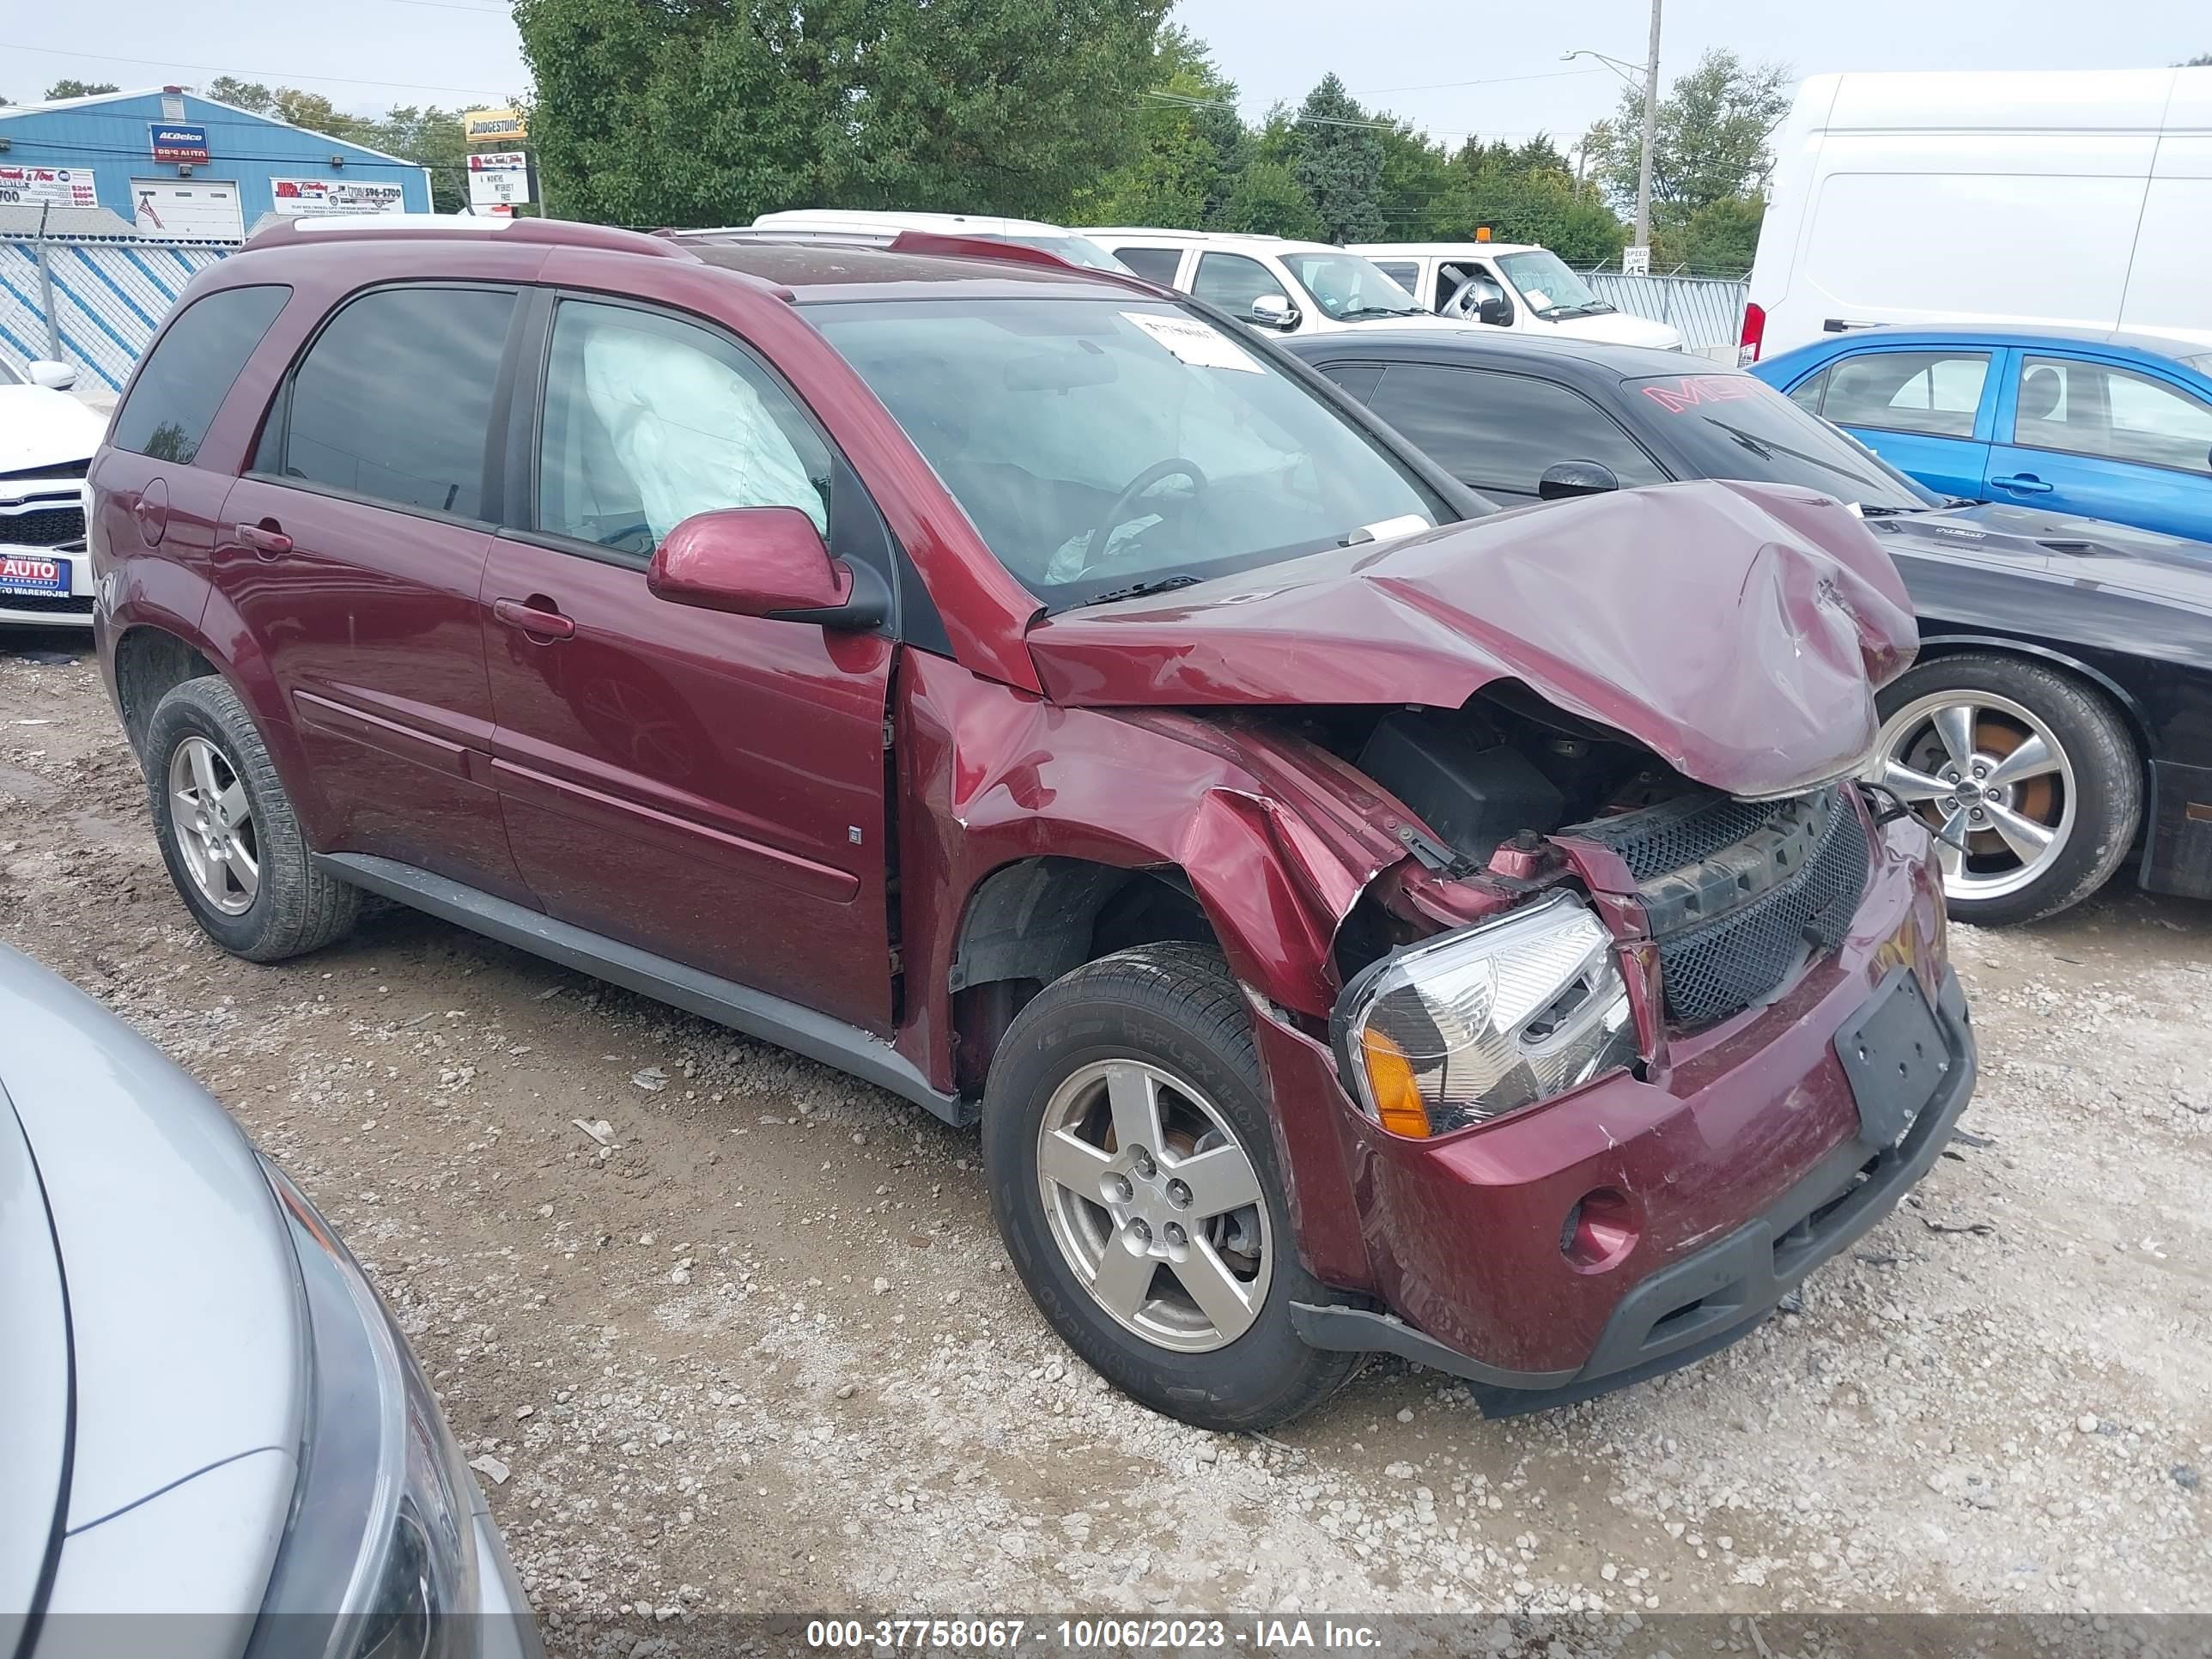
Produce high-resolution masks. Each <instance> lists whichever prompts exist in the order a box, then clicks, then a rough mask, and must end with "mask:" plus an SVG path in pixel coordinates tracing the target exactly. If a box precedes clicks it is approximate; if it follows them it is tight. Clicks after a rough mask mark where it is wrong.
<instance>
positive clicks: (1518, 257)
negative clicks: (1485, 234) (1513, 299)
mask: <svg viewBox="0 0 2212 1659" xmlns="http://www.w3.org/2000/svg"><path fill="white" fill-rule="evenodd" d="M1498 269H1499V270H1503V271H1504V273H1505V280H1506V281H1507V282H1509V283H1512V284H1513V286H1514V287H1516V288H1517V289H1520V290H1521V297H1522V299H1524V300H1526V301H1528V309H1529V310H1531V311H1533V312H1534V313H1536V315H1538V316H1539V317H1541V318H1544V319H1546V320H1547V321H1555V320H1557V319H1559V318H1561V317H1601V316H1603V315H1604V314H1605V313H1607V312H1608V311H1611V310H1612V309H1613V307H1611V306H1609V305H1607V304H1606V302H1605V301H1602V300H1601V299H1599V298H1598V297H1597V295H1595V294H1593V293H1591V292H1590V287H1589V283H1585V282H1584V281H1583V279H1582V278H1581V277H1579V276H1576V275H1575V273H1574V272H1573V271H1571V270H1569V269H1568V268H1567V262H1566V261H1565V259H1562V258H1559V255H1558V254H1556V253H1554V252H1552V250H1551V249H1549V248H1547V247H1540V248H1536V249H1534V250H1533V251H1531V252H1527V253H1501V254H1500V255H1498Z"/></svg>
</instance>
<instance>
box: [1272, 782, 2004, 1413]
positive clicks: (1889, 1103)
mask: <svg viewBox="0 0 2212 1659" xmlns="http://www.w3.org/2000/svg"><path fill="white" fill-rule="evenodd" d="M1927 846H1928V843H1927V840H1926V837H1925V836H1924V834H1923V832H1922V831H1921V830H1920V829H1917V827H1916V826H1912V825H1909V824H1904V823H1895V824H1892V825H1890V826H1888V827H1887V830H1886V831H1885V832H1884V833H1882V834H1881V835H1880V836H1878V837H1877V838H1876V839H1875V848H1874V859H1873V866H1872V868H1871V870H1870V872H1869V880H1868V884H1867V887H1866V891H1865V896H1864V899H1863V902H1862V903H1861V905H1860V908H1859V909H1858V911H1857V914H1856V915H1854V916H1853V918H1852V920H1851V924H1850V932H1849V936H1848V937H1847V938H1846V939H1844V941H1843V942H1842V944H1841V945H1839V946H1838V948H1837V949H1836V950H1835V951H1832V953H1831V954H1829V955H1827V956H1826V957H1824V958H1823V959H1822V960H1821V961H1820V963H1817V964H1816V965H1815V966H1814V967H1813V968H1812V969H1808V970H1807V971H1806V973H1805V974H1804V975H1802V977H1801V978H1800V979H1799V980H1798V981H1797V982H1796V984H1794V985H1793V986H1791V987H1790V988H1789V989H1788V990H1787V991H1786V992H1785V993H1784V994H1782V995H1781V996H1780V997H1778V999H1777V1000H1775V1001H1773V1002H1772V1003H1771V1005H1770V1006H1765V1007H1764V1008H1759V1009H1756V1010H1753V1011H1749V1012H1746V1013H1744V1014H1742V1015H1741V1016H1739V1017H1738V1018H1735V1019H1732V1020H1729V1021H1727V1022H1725V1023H1724V1024H1722V1025H1720V1026H1718V1027H1716V1028H1715V1029H1714V1030H1711V1031H1709V1032H1707V1033H1705V1034H1702V1035H1701V1036H1699V1037H1697V1038H1694V1039H1692V1040H1689V1041H1687V1042H1679V1041H1678V1042H1676V1043H1675V1044H1674V1057H1673V1059H1672V1061H1671V1063H1670V1064H1669V1066H1668V1068H1667V1069H1666V1071H1665V1073H1664V1074H1663V1075H1658V1076H1655V1077H1653V1078H1651V1079H1639V1078H1637V1077H1634V1076H1631V1075H1628V1074H1626V1073H1620V1074H1616V1075H1614V1076H1613V1077H1611V1078H1609V1079H1601V1080H1600V1081H1598V1082H1596V1083H1594V1084H1592V1085H1589V1086H1588V1087H1586V1088H1583V1089H1582V1090H1579V1091H1576V1092H1575V1093H1573V1094H1571V1095H1568V1096H1565V1097H1561V1098H1560V1099H1559V1100H1557V1101H1554V1102H1553V1103H1550V1104H1548V1105H1545V1106H1541V1107H1538V1108H1534V1109H1530V1110H1528V1111H1525V1112H1522V1113H1519V1114H1516V1115H1512V1116H1510V1117H1506V1118H1502V1119H1499V1120H1498V1121H1495V1122H1492V1123H1490V1124H1486V1125H1483V1126H1480V1127H1476V1128H1474V1129H1470V1130H1468V1131H1465V1132H1462V1133H1459V1134H1455V1135H1451V1136H1448V1137H1444V1138H1443V1139H1437V1140H1433V1141H1417V1140H1408V1139H1401V1138H1398V1137H1395V1136H1390V1135H1386V1134H1384V1133H1382V1132H1381V1131H1380V1130H1379V1129H1378V1128H1376V1127H1375V1126H1374V1125H1372V1124H1371V1123H1370V1122H1368V1121H1366V1120H1365V1119H1364V1118H1363V1117H1362V1116H1360V1115H1359V1114H1358V1112H1357V1111H1356V1110H1355V1109H1353V1108H1352V1105H1351V1103H1350V1102H1349V1101H1348V1099H1346V1097H1345V1096H1344V1094H1343V1091H1342V1089H1341V1087H1340V1085H1339V1083H1338V1081H1337V1077H1336V1073H1335V1068H1334V1065H1333V1064H1331V1063H1330V1060H1329V1057H1328V1054H1327V1053H1326V1051H1324V1050H1322V1049H1321V1048H1320V1046H1319V1045H1317V1044H1314V1043H1312V1042H1310V1040H1309V1039H1306V1038H1305V1037H1304V1036H1301V1035H1299V1034H1298V1033H1297V1032H1295V1031H1292V1030H1287V1029H1286V1028H1285V1027H1284V1026H1282V1025H1280V1024H1276V1023H1274V1022H1269V1021H1262V1022H1260V1024H1261V1027H1262V1028H1265V1029H1262V1030H1261V1051H1262V1055H1263V1058H1264V1060H1265V1062H1266V1064H1267V1068H1268V1073H1269V1077H1270V1080H1271V1082H1272V1083H1273V1085H1274V1088H1275V1098H1276V1104H1277V1108H1278V1111H1279V1121H1280V1122H1281V1125H1282V1128H1283V1134H1284V1141H1285V1151H1286V1152H1288V1153H1289V1155H1290V1156H1289V1160H1288V1161H1289V1162H1290V1164H1291V1169H1292V1171H1293V1187H1294V1197H1293V1203H1294V1206H1296V1212H1297V1224H1298V1230H1299V1242H1300V1246H1301V1249H1302V1251H1303V1253H1304V1255H1305V1258H1306V1261H1307V1265H1308V1266H1309V1267H1310V1268H1311V1270H1312V1271H1313V1272H1314V1273H1315V1274H1316V1277H1318V1278H1320V1279H1322V1280H1324V1281H1325V1282H1327V1283H1330V1284H1333V1285H1339V1286H1340V1287H1342V1288H1344V1289H1346V1290H1352V1291H1364V1292H1366V1293H1367V1294H1368V1295H1369V1296H1370V1297H1372V1298H1374V1300H1375V1301H1376V1302H1379V1303H1380V1304H1382V1306H1383V1307H1384V1308H1386V1309H1388V1310H1390V1311H1388V1312H1373V1311H1368V1310H1365V1309H1362V1308H1357V1307H1338V1306H1328V1305H1322V1304H1319V1303H1315V1304H1301V1305H1296V1306H1294V1309H1293V1318H1294V1321H1295V1322H1296V1323H1297V1328H1298V1330H1299V1332H1300V1334H1302V1335H1303V1336H1304V1338H1305V1340H1307V1341H1309V1342H1310V1343H1312V1344H1314V1345H1315V1346H1320V1347H1326V1348H1334V1349H1346V1350H1361V1351H1381V1352H1392V1353H1397V1354H1401V1355H1402V1356H1404V1357H1406V1358H1410V1359H1413V1360H1416V1361H1418V1362H1419V1363H1420V1364H1426V1365H1430V1366H1432V1367H1435V1368H1436V1369H1437V1370H1445V1371H1449V1372H1451V1373H1453V1374H1455V1375H1457V1376H1463V1377H1466V1378H1468V1380H1469V1381H1470V1382H1472V1383H1475V1384H1476V1385H1477V1391H1478V1394H1479V1395H1480V1397H1481V1398H1482V1401H1483V1403H1484V1405H1485V1408H1486V1409H1487V1410H1492V1411H1514V1410H1527V1409H1531V1408H1534V1407H1543V1406H1548V1405H1553V1404H1564V1403H1566V1402H1567V1401H1572V1400H1576V1399H1580V1398H1583V1397H1586V1396H1588V1395H1592V1394H1596V1393H1600V1392H1602V1391H1604V1390H1605V1389H1609V1388H1614V1387H1619V1386H1620V1385H1621V1384H1623V1383H1628V1382H1632V1381H1635V1380H1637V1379H1638V1378H1640V1377H1644V1376H1652V1375H1656V1374H1657V1373H1659V1372H1661V1371H1663V1370H1669V1369H1672V1368H1673V1367H1674V1366H1677V1365H1681V1364H1687V1363H1688V1362H1689V1361H1690V1360H1692V1359H1694V1358H1698V1357H1699V1355H1701V1354H1705V1353H1708V1352H1712V1351H1713V1350H1714V1349H1715V1348H1717V1347H1719V1346H1723V1344H1725V1343H1727V1342H1729V1341H1730V1340H1734V1339H1735V1337H1737V1336H1740V1335H1741V1334H1743V1333H1744V1332H1745V1331H1746V1330H1747V1329H1749V1328H1751V1327H1752V1326H1753V1325H1754V1324H1756V1323H1757V1322H1759V1320H1760V1319H1761V1318H1763V1317H1765V1315H1766V1314H1767V1313H1768V1312H1769V1311H1771V1310H1772V1308H1773V1307H1774V1305H1775V1304H1777V1303H1778V1302H1779V1301H1780V1300H1781V1298H1782V1297H1784V1295H1785V1294H1786V1293H1787V1292H1788V1291H1790V1289H1791V1288H1792V1287H1794V1286H1795V1285H1796V1284H1797V1283H1798V1282H1799V1280H1801V1279H1802V1278H1803V1277H1804V1275H1805V1274H1806V1273H1808V1272H1810V1271H1811V1270H1812V1269H1813V1268H1814V1267H1816V1266H1818V1265H1819V1264H1820V1262H1821V1261H1826V1259H1827V1258H1828V1257H1829V1256H1831V1255H1833V1254H1835V1253H1836V1252H1837V1251H1838V1250H1840V1249H1844V1247H1845V1246H1846V1245H1848V1244H1849V1243H1850V1242H1851V1241H1852V1240H1853V1239H1855V1238H1857V1237H1859V1236H1860V1235H1862V1234H1863V1233H1864V1232H1865V1231H1867V1230H1868V1229H1869V1228H1870V1227H1872V1226H1873V1225H1875V1223H1876V1222H1877V1221H1878V1220H1880V1219H1881V1217H1882V1216H1883V1215H1884V1214H1886V1213H1887V1212H1888V1210H1889V1209H1890V1208H1891V1207H1892V1206H1893V1205H1894V1204H1895V1203H1896V1201H1897V1200H1898V1198H1899V1196H1901V1195H1902V1194H1903V1193H1904V1192H1905V1189H1906V1188H1909V1187H1910V1186H1911V1185H1912V1183H1913V1182H1916V1181H1917V1180H1918V1179H1919V1177H1920V1176H1921V1175H1922V1174H1923V1172H1924V1171H1925V1170H1926V1169H1927V1168H1928V1166H1929V1164H1930V1163H1932V1162H1933V1160H1934V1159H1935V1158H1936V1155H1937V1154H1938V1152H1940V1151H1941V1150H1942V1146H1943V1143H1944V1142H1945V1140H1946V1139H1948V1137H1949V1134H1950V1132H1951V1127H1952V1125H1953V1124H1954V1122H1955V1121H1957V1119H1958V1117H1959V1115H1960V1113H1961V1112H1962V1111H1963V1110H1964V1109H1965V1106H1966V1101H1967V1098H1968V1097H1969V1096H1970V1095H1971V1094H1972V1088H1973V1080H1974V1048H1973V1039H1972V1031H1971V1028H1970V1026H1969V1024H1968V1022H1967V1018H1966V1006H1965V999H1964V997H1963V995H1962V994H1960V990H1959V987H1958V981H1957V980H1956V977H1955V976H1954V975H1953V974H1952V973H1951V971H1950V970H1949V969H1948V967H1947V966H1946V965H1945V964H1944V963H1943V960H1942V937H1943V935H1942V917H1941V907H1942V896H1941V893H1940V891H1939V890H1938V888H1937V884H1936V877H1935V875H1934V872H1933V869H1932V866H1931V864H1930V862H1929V858H1928V852H1927ZM1899 999H1903V1001H1902V1003H1900V1001H1899ZM1877 1011H1884V1012H1877ZM1862 1037H1863V1038H1864V1039H1865V1042H1864V1046H1865V1047H1866V1048H1868V1052H1869V1056H1871V1060H1869V1061H1861V1060H1859V1059H1858V1057H1857V1048H1859V1047H1860V1046H1862V1044H1861V1041H1860V1040H1861V1038H1862ZM1900 1043H1901V1044H1902V1045H1903V1048H1902V1050H1901V1056H1902V1059H1901V1063H1903V1064H1905V1067H1906V1073H1907V1076H1906V1077H1905V1079H1904V1081H1903V1083H1902V1084H1901V1085H1899V1087H1898V1088H1890V1089H1881V1088H1878V1087H1877V1086H1876V1084H1875V1081H1874V1072H1873V1070H1872V1066H1875V1065H1877V1064H1878V1065H1886V1066H1887V1067H1888V1068H1889V1073H1890V1074H1891V1075H1895V1068H1896V1066H1898V1065H1899V1063H1900V1058H1899V1055H1893V1054H1889V1053H1888V1052H1887V1048H1895V1047H1897V1046H1898V1045H1899V1044H1900ZM1845 1045H1848V1048H1849V1052H1850V1060H1851V1062H1852V1063H1851V1066H1848V1067H1847V1066H1846V1063H1845V1054H1844V1053H1839V1048H1843V1047H1844V1046H1845ZM1916 1050H1917V1052H1916ZM1854 1068H1856V1069H1857V1073H1858V1075H1857V1077H1855V1076H1854V1074H1853V1070H1854ZM1900 1089H1902V1090H1903V1091H1904V1092H1902V1093H1900V1091H1899V1090H1900ZM1324 1099H1325V1100H1326V1101H1327V1103H1328V1109H1326V1110H1324V1109H1322V1102H1323V1100H1324ZM1324 1129H1326V1131H1327V1133H1324ZM1332 1141H1333V1142H1334V1144H1333V1145H1331V1144H1329V1143H1330V1142H1332ZM1332 1164H1333V1165H1334V1167H1332ZM1338 1181H1340V1182H1342V1187H1341V1188H1340V1191H1341V1193H1342V1202H1343V1206H1344V1208H1345V1210H1346V1211H1348V1212H1350V1214H1351V1216H1352V1218H1356V1226H1351V1227H1348V1226H1346V1225H1345V1224H1344V1219H1343V1218H1341V1217H1340V1213H1339V1211H1338V1206H1337V1205H1336V1204H1335V1203H1333V1202H1331V1201H1330V1198H1331V1188H1332V1186H1333V1184H1334V1182H1338ZM1585 1200H1598V1201H1601V1202H1603V1203H1605V1204H1606V1205H1607V1206H1609V1208H1610V1209H1611V1212H1612V1213H1613V1217H1614V1218H1615V1220H1616V1222H1618V1220H1619V1219H1620V1218H1621V1217H1623V1216H1625V1217H1626V1218H1627V1221H1628V1223H1629V1225H1630V1229H1631V1231H1632V1234H1633V1237H1632V1242H1631V1243H1627V1244H1626V1246H1625V1247H1623V1248H1621V1249H1618V1250H1616V1251H1614V1252H1613V1253H1610V1254H1608V1255H1606V1256H1605V1257H1604V1259H1602V1260H1599V1261H1591V1260H1589V1259H1588V1258H1587V1257H1584V1258H1583V1259H1579V1260H1578V1259H1577V1255H1576V1253H1575V1252H1573V1251H1572V1250H1571V1249H1569V1243H1570V1240H1571V1234H1572V1232H1573V1230H1574V1227H1575V1225H1576V1218H1577V1215H1578V1213H1579V1212H1580V1211H1581V1208H1582V1206H1583V1204H1584V1202H1585ZM1371 1305H1372V1304H1370V1306H1371Z"/></svg>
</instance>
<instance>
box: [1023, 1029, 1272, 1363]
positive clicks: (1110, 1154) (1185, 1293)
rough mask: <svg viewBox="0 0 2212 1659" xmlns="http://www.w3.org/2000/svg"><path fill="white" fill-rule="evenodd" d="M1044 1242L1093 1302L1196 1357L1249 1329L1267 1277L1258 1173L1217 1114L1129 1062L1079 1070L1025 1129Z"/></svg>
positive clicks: (1153, 1071) (1161, 1075) (1148, 1336)
mask: <svg viewBox="0 0 2212 1659" xmlns="http://www.w3.org/2000/svg"><path fill="white" fill-rule="evenodd" d="M1037 1184H1038V1186H1039V1188H1040V1189H1041V1190H1042V1196H1043V1199H1044V1208H1045V1215H1046V1218H1047V1219H1048V1222H1049V1224H1050V1225H1051V1229H1052V1237H1053V1242H1054V1243H1055V1244H1057V1245H1058V1246H1059V1247H1060V1254H1061V1255H1063V1256H1064V1257H1065V1258H1066V1261H1067V1265H1068V1267H1069V1268H1070V1269H1071V1270H1072V1271H1073V1273H1074V1274H1075V1277H1076V1279H1077V1280H1078V1282H1079V1283H1080V1284H1081V1285H1083V1286H1084V1288H1085V1290H1087V1291H1090V1293H1091V1297H1092V1298H1093V1299H1094V1300H1095V1301H1097V1304H1098V1305H1099V1306H1100V1307H1102V1308H1103V1309H1104V1310H1106V1311H1107V1313H1108V1314H1109V1315H1110V1316H1112V1317H1113V1319H1114V1320H1115V1322H1116V1323H1118V1324H1120V1325H1121V1326H1122V1327H1123V1328H1125V1329H1127V1330H1130V1331H1133V1332H1134V1333H1135V1334H1137V1335H1139V1336H1140V1337H1142V1338H1144V1339H1145V1340H1146V1341H1148V1342H1152V1343H1154V1344H1157V1345H1158V1346H1160V1347H1164V1348H1171V1349H1175V1350H1176V1351H1178V1352H1185V1353H1200V1352H1206V1351H1208V1350H1211V1349H1214V1348H1220V1347H1225V1346H1227V1345H1229V1344H1230V1343H1231V1342H1234V1341H1235V1340H1237V1338H1238V1337H1240V1336H1242V1335H1243V1334H1244V1333H1245V1332H1246V1331H1247V1330H1249V1328H1251V1325H1252V1322H1253V1321H1254V1320H1255V1318H1257V1317H1258V1316H1259V1312H1260V1309H1261V1305H1262V1304H1264V1303H1265V1302H1266V1300H1267V1284H1268V1280H1269V1279H1270V1277H1271V1275H1272V1273H1273V1248H1272V1247H1273V1241H1272V1240H1271V1238H1270V1237H1269V1236H1268V1234H1269V1230H1268V1224H1267V1201H1266V1200H1265V1198H1264V1197H1263V1196H1262V1194H1261V1186H1260V1172H1259V1170H1258V1169H1257V1168H1256V1167H1255V1165H1254V1164H1253V1162H1252V1158H1251V1156H1250V1154H1249V1153H1248V1152H1246V1151H1245V1150H1244V1148H1243V1146H1242V1145H1241V1144H1240V1143H1239V1142H1238V1140H1237V1136H1236V1134H1235V1133H1234V1132H1233V1131H1232V1130H1231V1128H1230V1127H1229V1122H1228V1119H1227V1118H1226V1117H1225V1115H1223V1114H1222V1112H1221V1110H1220V1109H1219V1108H1218V1107H1217V1106H1215V1105H1214V1104H1213V1103H1212V1101H1210V1100H1208V1099H1206V1097H1205V1096H1204V1095H1203V1094H1201V1093H1200V1092H1199V1091H1197V1090H1196V1089H1194V1088H1193V1087H1191V1085H1188V1084H1187V1083H1184V1082H1183V1081H1182V1080H1181V1079H1178V1078H1176V1077H1174V1076H1173V1075H1171V1074H1170V1073H1167V1072H1164V1071H1162V1070H1160V1069H1159V1068H1158V1067H1157V1066H1150V1065H1147V1064H1146V1063H1145V1062H1143V1061H1141V1060H1102V1061H1098V1062H1096V1063H1094V1064H1091V1065H1089V1066H1083V1067H1082V1068H1080V1069H1079V1070H1078V1071H1076V1072H1075V1073H1073V1074H1071V1075H1070V1076H1069V1077H1068V1078H1067V1079H1066V1081H1065V1082H1063V1083H1062V1084H1061V1085H1060V1087H1059V1088H1058V1089H1056V1090H1054V1092H1053V1096H1052V1098H1051V1099H1050V1100H1049V1101H1048V1102H1047V1103H1046V1104H1045V1109H1044V1114H1043V1116H1042V1120H1041V1121H1040V1122H1039V1124H1038V1127H1037Z"/></svg>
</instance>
